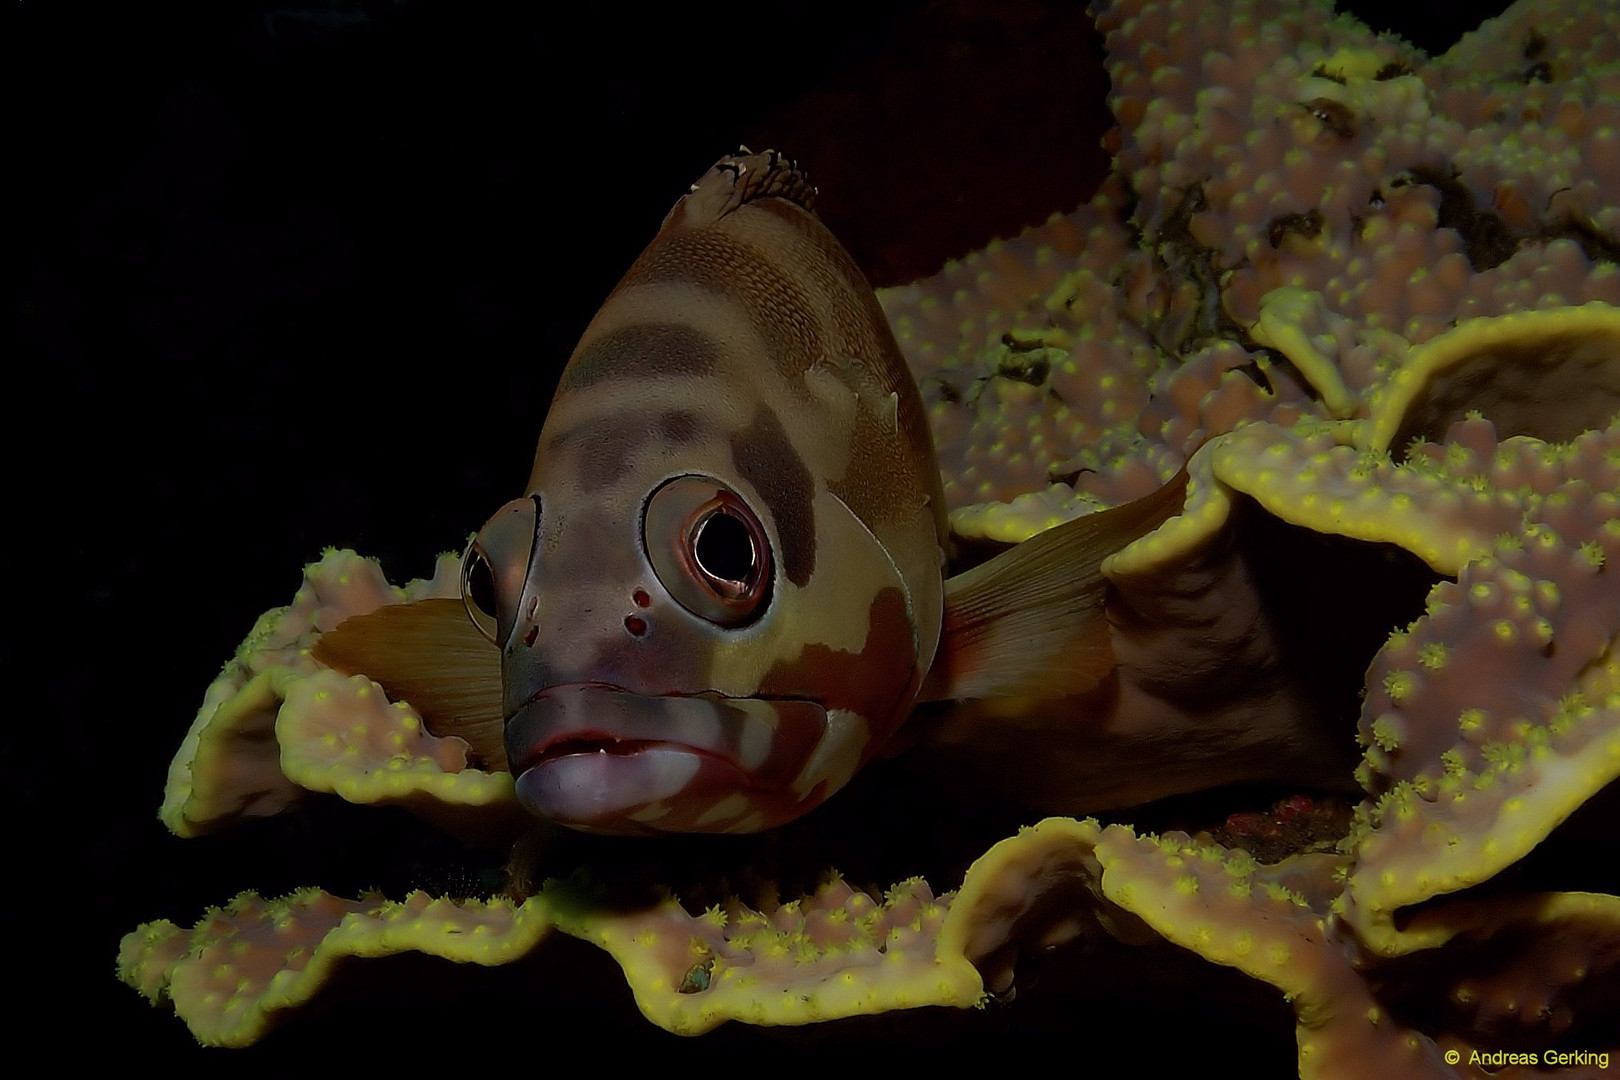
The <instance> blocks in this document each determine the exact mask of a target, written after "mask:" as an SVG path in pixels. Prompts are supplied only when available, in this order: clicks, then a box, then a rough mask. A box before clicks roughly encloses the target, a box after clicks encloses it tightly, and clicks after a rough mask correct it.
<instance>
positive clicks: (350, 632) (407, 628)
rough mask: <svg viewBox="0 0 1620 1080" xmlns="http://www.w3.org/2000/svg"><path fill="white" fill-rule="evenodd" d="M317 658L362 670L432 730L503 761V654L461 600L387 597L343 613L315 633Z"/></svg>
mask: <svg viewBox="0 0 1620 1080" xmlns="http://www.w3.org/2000/svg"><path fill="white" fill-rule="evenodd" d="M312 652H313V654H314V656H315V659H317V660H319V661H320V662H321V663H323V664H326V665H327V666H328V667H332V668H336V669H337V670H338V671H341V672H343V673H344V674H346V675H365V676H367V677H368V678H371V679H374V680H375V681H376V682H377V683H379V684H380V685H381V686H382V688H383V690H384V691H385V692H386V693H387V694H388V697H389V699H390V700H392V701H408V702H410V703H411V705H412V707H413V708H415V709H416V710H417V711H418V712H420V713H421V714H422V720H423V722H424V723H425V724H426V725H427V728H428V730H429V731H430V732H432V733H433V734H434V735H438V736H440V737H443V736H446V735H456V736H459V737H461V738H463V739H465V740H467V742H468V743H469V744H470V745H471V747H472V751H473V753H474V754H475V755H476V756H477V758H478V759H479V763H480V764H481V765H482V766H483V767H484V768H486V769H490V770H499V769H505V768H506V744H505V723H504V720H503V719H502V715H501V654H500V651H499V650H498V649H496V648H495V646H493V645H491V644H490V643H489V642H488V641H487V640H485V638H484V636H483V635H482V634H480V633H479V632H478V629H477V628H476V627H475V626H473V625H472V623H471V622H470V621H469V620H468V619H467V612H466V609H465V608H463V607H462V603H461V601H460V600H448V599H432V600H418V601H417V602H416V603H414V604H389V605H388V606H386V607H380V608H378V609H377V610H376V611H373V612H370V613H368V614H365V615H356V616H354V617H353V618H350V619H345V620H344V621H343V622H341V623H339V624H338V625H337V626H336V627H335V628H333V629H332V630H329V631H327V632H326V633H325V634H322V635H321V636H320V637H319V638H318V639H316V642H315V647H314V649H313V650H312Z"/></svg>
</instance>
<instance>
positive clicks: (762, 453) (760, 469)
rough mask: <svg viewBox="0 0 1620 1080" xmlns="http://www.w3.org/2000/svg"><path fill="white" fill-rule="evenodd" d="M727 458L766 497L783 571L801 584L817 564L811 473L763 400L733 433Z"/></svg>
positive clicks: (763, 497) (807, 580)
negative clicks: (739, 428) (745, 423)
mask: <svg viewBox="0 0 1620 1080" xmlns="http://www.w3.org/2000/svg"><path fill="white" fill-rule="evenodd" d="M731 459H732V461H733V462H734V463H735V464H736V466H737V473H738V475H739V476H741V477H742V478H743V479H744V480H746V481H748V483H749V484H751V485H753V488H754V490H755V491H757V492H759V497H760V498H762V499H764V500H765V506H766V509H768V510H769V511H770V512H771V517H772V518H774V519H775V521H776V533H777V536H779V537H780V538H781V542H782V572H783V573H784V574H785V575H786V576H787V579H788V580H789V581H791V582H792V583H793V584H795V585H798V586H800V587H801V588H802V587H803V586H805V585H806V584H808V583H809V581H810V575H811V574H812V573H814V572H815V569H816V515H815V509H814V505H813V504H814V500H815V494H816V481H815V477H813V476H812V475H811V474H810V470H809V469H808V468H806V467H805V464H804V459H803V458H801V457H800V456H799V452H798V451H797V450H795V449H794V448H793V441H792V440H791V439H789V438H788V433H787V432H786V431H785V430H783V428H782V422H781V421H780V420H778V419H777V418H776V414H775V413H774V412H772V411H771V410H770V409H767V408H765V407H763V406H761V407H760V409H759V410H758V411H757V412H756V413H754V421H753V423H751V424H749V425H748V427H746V428H744V429H743V430H742V431H739V432H737V433H735V434H734V435H732V436H731Z"/></svg>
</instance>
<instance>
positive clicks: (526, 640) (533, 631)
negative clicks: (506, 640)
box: [523, 626, 540, 649]
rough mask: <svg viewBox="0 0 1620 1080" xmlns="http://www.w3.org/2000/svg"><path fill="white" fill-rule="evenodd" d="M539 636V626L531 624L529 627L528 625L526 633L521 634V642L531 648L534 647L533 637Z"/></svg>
mask: <svg viewBox="0 0 1620 1080" xmlns="http://www.w3.org/2000/svg"><path fill="white" fill-rule="evenodd" d="M539 636H540V627H538V626H531V627H529V632H528V633H527V634H524V635H523V644H525V645H527V646H528V647H529V648H531V649H532V648H534V639H535V638H537V637H539Z"/></svg>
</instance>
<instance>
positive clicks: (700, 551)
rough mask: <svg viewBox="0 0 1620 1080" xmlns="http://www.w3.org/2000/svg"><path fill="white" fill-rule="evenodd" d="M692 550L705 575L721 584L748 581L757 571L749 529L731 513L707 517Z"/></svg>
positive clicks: (699, 529) (699, 527) (700, 527)
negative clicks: (722, 582)
mask: <svg viewBox="0 0 1620 1080" xmlns="http://www.w3.org/2000/svg"><path fill="white" fill-rule="evenodd" d="M692 551H693V554H694V555H696V556H697V563H698V566H700V567H702V569H703V572H704V573H706V574H708V575H710V576H711V577H717V578H719V579H721V580H722V581H738V582H746V581H747V580H748V578H749V576H750V575H751V574H753V572H754V541H753V539H752V538H751V537H750V536H749V535H748V526H746V525H744V524H743V523H742V522H740V521H738V520H737V519H736V518H734V517H732V516H731V515H730V514H726V513H714V514H710V515H709V516H708V517H707V518H705V519H704V521H703V524H701V525H699V526H698V534H697V541H696V542H695V543H694V544H693V546H692Z"/></svg>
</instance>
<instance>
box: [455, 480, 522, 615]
mask: <svg viewBox="0 0 1620 1080" xmlns="http://www.w3.org/2000/svg"><path fill="white" fill-rule="evenodd" d="M539 521H540V498H539V496H530V497H529V498H527V499H514V500H512V501H511V502H509V503H507V504H506V505H505V506H503V507H501V508H500V509H499V510H497V511H495V514H494V516H493V517H491V518H490V519H489V520H488V521H486V522H485V523H484V527H483V528H482V529H479V530H478V532H477V534H476V535H474V536H473V538H472V539H471V540H469V541H467V549H466V551H465V552H463V554H462V556H461V603H462V606H463V607H465V608H466V609H467V617H468V618H470V619H471V620H472V624H473V625H474V626H475V627H477V628H478V632H479V633H480V634H482V635H484V637H486V638H488V639H489V641H490V643H491V644H494V645H500V644H501V643H502V642H503V641H505V640H506V639H507V638H508V637H510V636H511V634H512V625H513V623H514V621H515V612H516V609H517V606H518V603H519V602H520V599H521V597H522V595H523V586H524V581H525V579H526V578H527V577H528V575H529V557H530V555H531V553H532V552H533V549H534V535H535V529H536V528H537V527H538V525H539Z"/></svg>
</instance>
